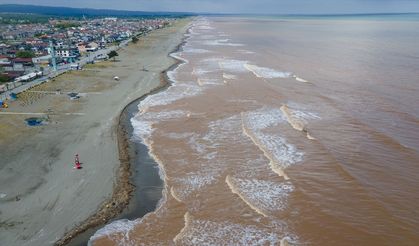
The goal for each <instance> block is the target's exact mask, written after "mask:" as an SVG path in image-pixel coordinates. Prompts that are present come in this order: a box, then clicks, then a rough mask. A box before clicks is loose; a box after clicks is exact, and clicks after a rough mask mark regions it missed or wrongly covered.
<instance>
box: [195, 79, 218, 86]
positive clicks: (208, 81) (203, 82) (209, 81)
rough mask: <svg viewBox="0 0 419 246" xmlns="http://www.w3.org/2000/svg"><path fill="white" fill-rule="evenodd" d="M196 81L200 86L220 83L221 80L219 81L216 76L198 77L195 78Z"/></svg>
mask: <svg viewBox="0 0 419 246" xmlns="http://www.w3.org/2000/svg"><path fill="white" fill-rule="evenodd" d="M197 83H198V85H200V86H205V85H222V84H223V81H221V80H220V79H217V78H205V77H203V78H198V79H197Z"/></svg>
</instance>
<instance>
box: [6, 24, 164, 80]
mask: <svg viewBox="0 0 419 246" xmlns="http://www.w3.org/2000/svg"><path fill="white" fill-rule="evenodd" d="M169 23H170V20H168V19H140V20H139V19H134V20H126V19H118V18H98V19H90V20H79V21H63V20H60V19H51V20H50V21H49V23H46V24H17V25H0V73H1V74H0V76H1V75H7V77H9V78H10V79H13V78H16V76H18V75H19V76H21V75H22V74H28V73H32V72H34V71H39V70H42V68H45V67H48V66H51V65H52V64H51V61H52V50H54V54H55V57H56V62H57V64H60V63H73V62H77V60H78V59H79V58H80V57H81V56H83V55H88V53H89V52H95V51H97V50H100V49H104V48H106V47H107V46H111V45H114V44H115V43H118V42H121V41H123V40H126V39H129V38H131V37H132V36H133V35H134V34H138V33H145V32H149V31H151V30H154V29H158V28H162V27H164V26H165V25H167V24H169ZM22 52H26V54H25V55H24V56H22Z"/></svg>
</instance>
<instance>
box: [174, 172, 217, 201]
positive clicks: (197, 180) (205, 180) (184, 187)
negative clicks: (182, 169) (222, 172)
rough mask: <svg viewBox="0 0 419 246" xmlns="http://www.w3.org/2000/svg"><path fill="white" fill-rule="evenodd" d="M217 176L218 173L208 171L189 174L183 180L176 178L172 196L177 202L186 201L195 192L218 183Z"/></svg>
mask: <svg viewBox="0 0 419 246" xmlns="http://www.w3.org/2000/svg"><path fill="white" fill-rule="evenodd" d="M216 175H217V174H216V173H211V172H210V171H207V172H205V173H203V172H197V173H188V174H186V175H184V177H182V178H174V179H173V180H172V182H173V186H172V188H171V194H172V196H173V197H174V198H175V199H176V200H178V201H180V202H182V201H185V200H186V199H187V198H188V197H189V196H190V195H191V194H193V193H194V192H197V191H199V190H200V189H202V188H204V187H206V186H208V185H210V184H212V183H214V182H216V181H217V176H216Z"/></svg>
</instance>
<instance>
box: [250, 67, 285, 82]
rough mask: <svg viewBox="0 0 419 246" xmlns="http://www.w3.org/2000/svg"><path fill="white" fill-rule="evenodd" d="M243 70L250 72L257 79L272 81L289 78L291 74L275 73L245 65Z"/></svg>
mask: <svg viewBox="0 0 419 246" xmlns="http://www.w3.org/2000/svg"><path fill="white" fill-rule="evenodd" d="M245 68H246V69H247V70H249V71H250V72H252V73H253V74H254V75H255V76H256V77H258V78H265V79H274V78H289V77H290V76H291V73H289V72H282V71H277V70H275V69H272V68H266V67H259V66H256V65H251V64H245Z"/></svg>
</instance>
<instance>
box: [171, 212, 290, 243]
mask: <svg viewBox="0 0 419 246" xmlns="http://www.w3.org/2000/svg"><path fill="white" fill-rule="evenodd" d="M285 229H286V228H285V227H284V228H282V227H279V226H278V227H273V228H266V229H265V228H259V227H256V226H252V225H241V224H235V223H232V222H228V221H222V222H215V221H208V220H197V219H194V218H193V217H192V216H191V215H190V214H189V213H186V214H185V227H184V228H183V229H182V230H181V232H180V233H179V234H178V235H177V236H176V237H175V238H174V240H173V241H174V243H175V244H176V245H279V244H280V242H281V239H282V237H283V236H282V237H281V234H285Z"/></svg>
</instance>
